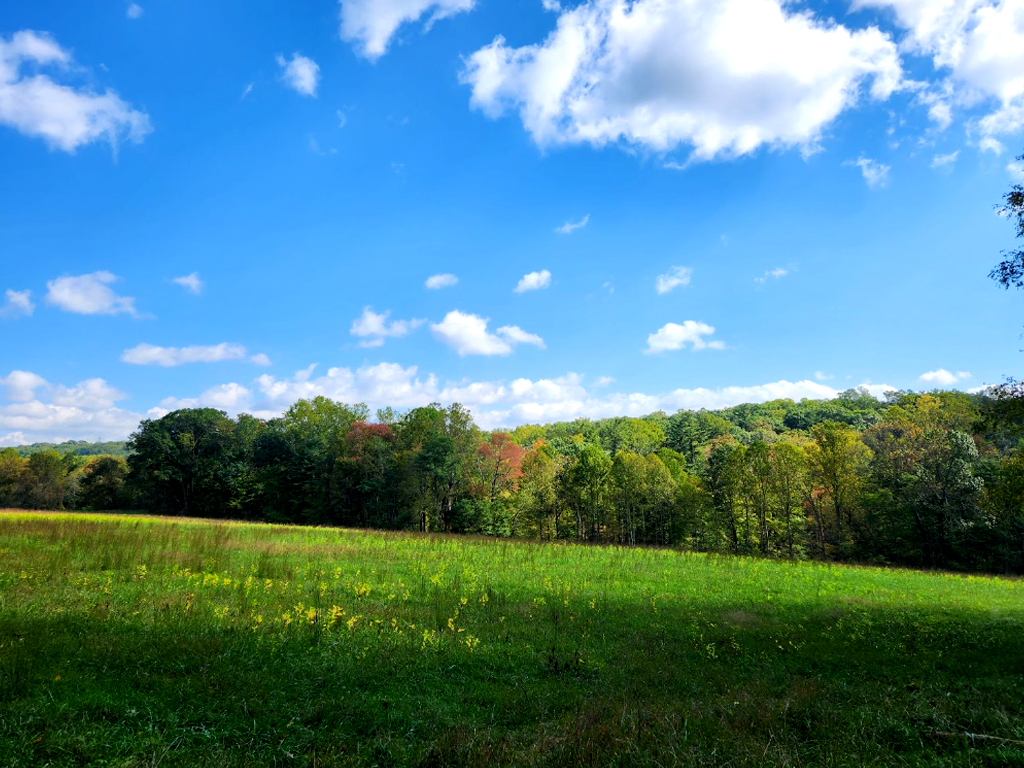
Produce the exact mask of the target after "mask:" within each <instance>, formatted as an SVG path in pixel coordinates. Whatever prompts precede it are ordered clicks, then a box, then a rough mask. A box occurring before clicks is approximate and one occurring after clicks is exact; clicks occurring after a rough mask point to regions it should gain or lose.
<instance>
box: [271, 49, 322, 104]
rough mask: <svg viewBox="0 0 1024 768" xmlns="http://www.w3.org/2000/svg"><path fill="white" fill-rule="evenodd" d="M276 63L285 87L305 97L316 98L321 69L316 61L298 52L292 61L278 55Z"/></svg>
mask: <svg viewBox="0 0 1024 768" xmlns="http://www.w3.org/2000/svg"><path fill="white" fill-rule="evenodd" d="M276 61H277V65H278V66H279V67H281V79H282V80H283V81H284V83H285V85H287V86H288V87H289V88H291V89H292V90H293V91H295V92H296V93H301V94H302V95H303V96H314V97H315V96H316V89H317V85H319V83H320V67H319V65H318V64H317V63H316V62H315V61H313V60H312V59H310V58H307V57H306V56H303V55H302V54H300V53H298V52H296V53H293V54H292V58H291V61H288V60H287V59H285V57H284V56H281V55H280V54H278V56H277V59H276Z"/></svg>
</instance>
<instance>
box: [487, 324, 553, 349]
mask: <svg viewBox="0 0 1024 768" xmlns="http://www.w3.org/2000/svg"><path fill="white" fill-rule="evenodd" d="M497 333H498V335H499V336H501V337H502V338H503V339H505V341H507V342H508V343H509V344H532V345H533V346H535V347H540V348H541V349H546V347H545V346H544V339H542V338H541V337H540V336H538V335H537V334H536V333H527V332H526V331H524V330H523V329H522V328H520V327H519V326H518V325H503V326H501V327H500V328H499V329H498V331H497Z"/></svg>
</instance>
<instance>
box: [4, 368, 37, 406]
mask: <svg viewBox="0 0 1024 768" xmlns="http://www.w3.org/2000/svg"><path fill="white" fill-rule="evenodd" d="M0 385H2V386H3V387H4V389H5V390H6V392H7V399H8V400H13V401H15V402H23V401H25V400H31V399H32V398H34V397H35V396H36V390H37V389H39V388H40V387H45V386H46V379H44V378H43V377H42V376H39V375H37V374H35V373H32V372H31V371H11V372H10V373H9V374H7V375H6V376H3V377H0Z"/></svg>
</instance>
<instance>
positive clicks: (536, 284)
mask: <svg viewBox="0 0 1024 768" xmlns="http://www.w3.org/2000/svg"><path fill="white" fill-rule="evenodd" d="M550 285H551V273H550V272H549V271H548V270H546V269H542V270H541V271H540V272H528V273H526V274H525V275H523V277H522V279H521V280H520V281H519V282H518V283H517V284H516V287H515V288H513V289H512V290H513V292H515V293H525V292H526V291H539V290H540V289H541V288H547V287H548V286H550Z"/></svg>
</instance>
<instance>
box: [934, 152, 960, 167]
mask: <svg viewBox="0 0 1024 768" xmlns="http://www.w3.org/2000/svg"><path fill="white" fill-rule="evenodd" d="M959 156H960V150H957V151H956V152H950V153H949V154H948V155H936V156H935V157H933V158H932V162H931V167H932V168H942V167H944V166H947V165H952V164H953V163H955V162H956V159H957V158H958V157H959Z"/></svg>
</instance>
